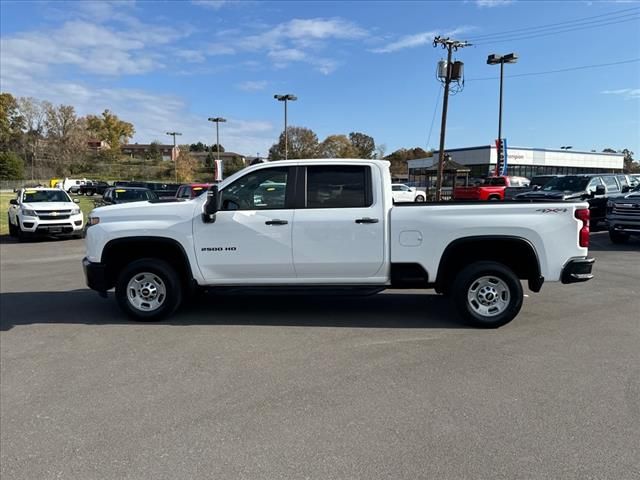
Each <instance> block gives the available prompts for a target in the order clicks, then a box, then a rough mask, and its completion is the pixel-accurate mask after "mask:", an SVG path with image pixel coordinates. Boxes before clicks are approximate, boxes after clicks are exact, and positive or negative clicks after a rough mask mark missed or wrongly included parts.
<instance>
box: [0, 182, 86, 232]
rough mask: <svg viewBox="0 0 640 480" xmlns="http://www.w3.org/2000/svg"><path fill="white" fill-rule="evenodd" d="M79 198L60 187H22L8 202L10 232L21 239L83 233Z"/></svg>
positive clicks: (82, 217) (82, 218)
mask: <svg viewBox="0 0 640 480" xmlns="http://www.w3.org/2000/svg"><path fill="white" fill-rule="evenodd" d="M76 203H77V200H71V197H69V194H68V193H67V192H65V191H63V190H61V189H59V188H21V189H19V190H18V191H17V195H16V198H13V199H11V200H10V201H9V212H8V216H9V234H10V235H11V236H12V237H18V239H19V240H20V241H22V240H25V239H27V238H29V237H33V236H36V235H73V236H75V237H78V238H81V237H82V236H83V235H84V216H83V215H82V212H81V211H80V207H79V206H78V205H76Z"/></svg>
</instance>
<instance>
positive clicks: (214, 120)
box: [207, 117, 227, 179]
mask: <svg viewBox="0 0 640 480" xmlns="http://www.w3.org/2000/svg"><path fill="white" fill-rule="evenodd" d="M207 120H209V121H210V122H214V123H215V124H216V162H215V163H216V167H215V168H214V177H215V179H217V178H218V177H220V178H222V174H221V173H220V175H217V173H219V172H218V171H217V170H218V168H219V166H220V122H222V123H224V122H226V121H227V119H226V118H222V117H209V118H207Z"/></svg>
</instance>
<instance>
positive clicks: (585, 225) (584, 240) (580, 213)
mask: <svg viewBox="0 0 640 480" xmlns="http://www.w3.org/2000/svg"><path fill="white" fill-rule="evenodd" d="M576 218H577V219H578V220H581V221H582V228H580V233H579V234H578V242H579V243H580V246H581V247H584V248H589V218H590V214H589V209H588V208H580V209H578V210H576Z"/></svg>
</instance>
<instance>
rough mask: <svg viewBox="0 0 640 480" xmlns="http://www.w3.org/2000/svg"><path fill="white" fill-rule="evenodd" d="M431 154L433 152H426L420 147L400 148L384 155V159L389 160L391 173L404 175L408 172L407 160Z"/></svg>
mask: <svg viewBox="0 0 640 480" xmlns="http://www.w3.org/2000/svg"><path fill="white" fill-rule="evenodd" d="M431 156H433V152H427V151H426V150H424V149H422V148H420V147H415V148H400V149H398V150H396V151H395V152H393V153H391V154H389V155H387V156H386V157H384V159H385V160H389V161H390V162H391V167H390V170H391V174H392V175H406V174H407V173H408V172H409V166H408V164H407V161H408V160H415V159H416V158H427V157H431Z"/></svg>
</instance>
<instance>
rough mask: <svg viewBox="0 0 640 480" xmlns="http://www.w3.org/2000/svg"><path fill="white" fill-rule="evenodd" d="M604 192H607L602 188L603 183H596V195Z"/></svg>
mask: <svg viewBox="0 0 640 480" xmlns="http://www.w3.org/2000/svg"><path fill="white" fill-rule="evenodd" d="M605 193H607V191H606V189H605V188H604V185H598V186H597V187H596V195H604V194H605Z"/></svg>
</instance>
